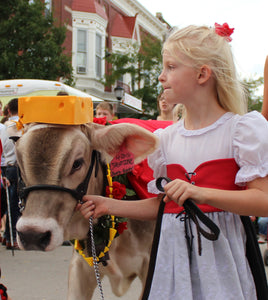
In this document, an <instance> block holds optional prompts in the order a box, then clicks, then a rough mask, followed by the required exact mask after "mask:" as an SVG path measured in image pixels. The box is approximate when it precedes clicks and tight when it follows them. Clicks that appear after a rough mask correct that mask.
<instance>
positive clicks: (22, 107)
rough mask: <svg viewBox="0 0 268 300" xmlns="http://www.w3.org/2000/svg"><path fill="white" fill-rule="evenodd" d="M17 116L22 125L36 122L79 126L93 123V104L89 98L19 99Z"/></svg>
mask: <svg viewBox="0 0 268 300" xmlns="http://www.w3.org/2000/svg"><path fill="white" fill-rule="evenodd" d="M18 114H19V118H20V121H21V122H22V123H23V124H27V123H33V122H37V123H48V124H63V125H79V124H85V123H89V122H92V121H93V103H92V100H91V98H90V97H88V98H85V97H77V96H33V97H21V98H19V101H18Z"/></svg>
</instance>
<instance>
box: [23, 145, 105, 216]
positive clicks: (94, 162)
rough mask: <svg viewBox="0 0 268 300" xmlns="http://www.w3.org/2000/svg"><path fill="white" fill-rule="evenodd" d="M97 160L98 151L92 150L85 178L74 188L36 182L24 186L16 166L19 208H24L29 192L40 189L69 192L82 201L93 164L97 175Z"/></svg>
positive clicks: (98, 158) (98, 157) (98, 156)
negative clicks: (35, 183)
mask: <svg viewBox="0 0 268 300" xmlns="http://www.w3.org/2000/svg"><path fill="white" fill-rule="evenodd" d="M99 160H100V153H99V152H98V151H96V150H93V151H92V154H91V162H90V166H89V169H88V172H87V175H86V177H85V179H84V180H83V182H82V183H80V184H79V185H78V187H77V188H76V189H69V188H66V187H63V186H59V185H51V184H37V185H31V186H28V187H26V186H25V184H24V182H23V180H22V178H21V174H20V170H19V168H18V179H19V183H18V187H19V189H18V193H19V200H20V201H19V206H20V209H21V210H23V209H24V208H25V205H26V200H27V197H28V195H29V193H30V192H32V191H40V190H49V191H60V192H65V193H68V194H70V195H71V196H72V197H73V198H75V199H76V201H77V202H78V203H82V202H83V201H82V198H83V196H84V195H85V194H86V192H87V187H88V183H89V180H90V178H91V175H92V172H93V168H94V166H95V165H96V168H95V177H97V174H98V170H99V165H98V161H99Z"/></svg>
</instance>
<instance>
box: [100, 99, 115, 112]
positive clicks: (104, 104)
mask: <svg viewBox="0 0 268 300" xmlns="http://www.w3.org/2000/svg"><path fill="white" fill-rule="evenodd" d="M98 109H105V110H108V111H109V112H110V113H111V115H113V114H114V110H113V106H112V104H111V103H109V102H106V101H103V102H100V103H99V104H98V105H97V106H96V111H97V110H98Z"/></svg>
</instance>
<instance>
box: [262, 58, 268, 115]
mask: <svg viewBox="0 0 268 300" xmlns="http://www.w3.org/2000/svg"><path fill="white" fill-rule="evenodd" d="M261 113H262V114H263V116H264V117H265V119H266V120H268V56H266V60H265V63H264V72H263V102H262V110H261Z"/></svg>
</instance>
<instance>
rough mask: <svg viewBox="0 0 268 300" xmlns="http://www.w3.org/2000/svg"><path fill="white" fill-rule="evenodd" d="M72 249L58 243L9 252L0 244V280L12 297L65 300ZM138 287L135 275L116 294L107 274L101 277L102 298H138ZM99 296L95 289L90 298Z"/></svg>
mask: <svg viewBox="0 0 268 300" xmlns="http://www.w3.org/2000/svg"><path fill="white" fill-rule="evenodd" d="M72 249H73V247H71V246H61V247H59V248H57V249H56V250H55V251H52V252H39V251H18V250H17V251H14V256H12V251H11V250H6V248H5V247H4V246H2V245H1V244H0V266H1V270H2V277H1V279H0V282H1V283H3V284H4V285H6V287H7V288H8V293H9V295H10V297H11V298H12V300H65V299H67V286H68V268H69V261H70V259H71V256H72ZM140 290H141V284H140V281H139V280H138V279H137V280H135V282H134V283H133V284H132V286H131V289H130V290H129V291H128V292H127V293H126V294H125V295H124V296H123V297H120V298H118V297H115V296H114V295H113V294H112V293H111V289H110V284H109V281H108V280H107V278H106V279H104V281H103V291H104V298H105V300H106V299H109V300H117V299H120V300H137V299H138V297H139V293H140V292H138V291H140ZM98 299H100V294H99V291H98V289H96V290H95V294H94V297H93V300H98ZM77 300H79V299H77Z"/></svg>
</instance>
